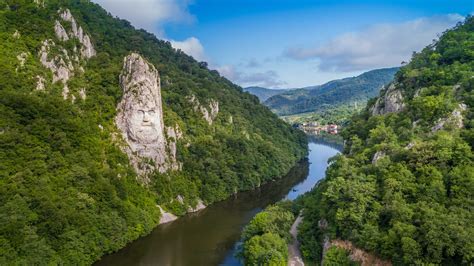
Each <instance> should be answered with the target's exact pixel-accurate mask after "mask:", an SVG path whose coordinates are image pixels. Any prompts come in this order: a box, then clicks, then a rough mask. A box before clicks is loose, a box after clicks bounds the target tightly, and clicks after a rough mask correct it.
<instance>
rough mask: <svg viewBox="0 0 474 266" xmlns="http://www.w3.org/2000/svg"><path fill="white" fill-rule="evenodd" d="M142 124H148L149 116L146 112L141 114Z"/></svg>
mask: <svg viewBox="0 0 474 266" xmlns="http://www.w3.org/2000/svg"><path fill="white" fill-rule="evenodd" d="M143 122H145V123H148V122H150V114H148V112H143Z"/></svg>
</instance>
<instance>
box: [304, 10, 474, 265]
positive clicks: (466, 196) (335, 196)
mask: <svg viewBox="0 0 474 266" xmlns="http://www.w3.org/2000/svg"><path fill="white" fill-rule="evenodd" d="M473 44H474V18H473V17H468V18H466V21H465V22H464V23H461V24H459V25H457V26H456V27H455V28H454V29H452V30H448V31H447V32H445V33H444V35H443V36H441V37H440V39H439V41H437V42H435V43H433V44H432V45H430V46H428V47H427V48H425V49H423V51H421V52H420V53H415V54H414V55H413V58H412V61H411V62H410V63H409V64H408V65H406V66H405V67H403V68H401V69H400V71H399V72H398V73H397V74H396V79H395V82H396V84H397V89H399V90H400V91H401V93H402V95H403V97H404V102H405V105H406V106H405V108H404V110H403V111H401V112H399V113H389V114H385V115H377V116H372V115H371V112H370V108H371V106H372V105H373V104H374V101H370V102H369V106H368V107H367V108H366V110H365V111H363V112H362V113H360V114H359V115H356V116H354V117H353V118H352V119H351V121H350V123H349V125H348V127H347V128H346V129H345V130H344V132H343V133H342V134H343V136H344V138H345V140H346V147H345V152H344V155H341V156H338V157H336V158H335V159H333V161H332V164H331V165H330V167H329V168H328V170H327V173H326V179H325V180H324V181H322V182H321V183H320V184H319V185H318V187H317V188H316V189H314V190H313V191H312V192H311V193H310V194H309V195H306V196H305V197H303V198H302V199H300V200H299V201H300V204H301V205H303V207H304V213H305V219H304V220H303V223H302V225H301V227H300V235H299V237H300V240H301V242H302V245H301V249H302V253H303V255H304V256H305V258H306V259H307V260H310V261H319V260H320V259H321V256H322V254H321V251H322V245H321V243H322V241H323V239H324V238H325V237H329V238H342V239H345V240H350V241H352V242H353V243H354V244H355V245H357V246H359V247H361V248H363V249H365V250H367V251H369V252H372V253H375V254H376V255H379V256H381V257H383V258H385V259H390V260H391V261H392V262H393V264H394V265H413V264H416V265H427V264H442V265H463V264H469V263H472V261H473V260H474V226H473V223H472V221H473V220H474V212H473V211H472V210H473V208H474V202H473V200H472V199H473V196H474V195H473V193H474V187H473V184H474V175H473V173H474V169H473V167H472V166H473V165H474V154H473V148H474V145H473V142H472V140H473V138H472V136H473V135H472V132H473V127H474V123H473V119H472V118H473V109H472V108H473V106H474V105H473V103H474V102H473V97H474V87H473V78H472V77H473V76H474V61H473V60H472V55H473V51H474V46H473ZM461 103H464V104H466V106H467V108H466V110H465V111H462V112H461V111H459V110H460V109H459V106H460V104H461ZM455 110H456V111H459V112H461V113H460V114H461V115H462V117H463V124H464V127H458V126H453V125H449V123H446V124H445V125H444V126H443V127H442V128H441V129H440V130H438V131H434V130H432V128H433V126H434V125H435V124H436V123H438V122H439V121H440V119H444V118H447V117H450V116H452V113H453V111H455ZM380 152H382V153H380ZM376 153H378V154H379V155H380V154H383V156H381V157H379V159H378V160H373V158H374V155H375V154H376ZM301 202H302V203H301ZM321 221H327V224H328V226H327V227H321V226H319V225H320V222H321ZM334 254H335V255H334V256H335V257H337V258H342V257H343V256H339V255H338V254H339V253H338V252H336V251H334ZM341 263H342V262H341Z"/></svg>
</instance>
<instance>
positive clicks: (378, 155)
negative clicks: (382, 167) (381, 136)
mask: <svg viewBox="0 0 474 266" xmlns="http://www.w3.org/2000/svg"><path fill="white" fill-rule="evenodd" d="M385 155H386V154H385V152H384V151H378V152H376V153H375V154H374V157H373V158H372V164H373V165H375V164H377V162H378V161H379V160H380V159H382V158H383V157H385Z"/></svg>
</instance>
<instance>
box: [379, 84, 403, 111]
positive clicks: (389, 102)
mask: <svg viewBox="0 0 474 266" xmlns="http://www.w3.org/2000/svg"><path fill="white" fill-rule="evenodd" d="M404 108H405V104H404V103H403V95H402V92H401V91H400V90H399V89H397V86H396V84H395V83H391V84H390V85H389V86H388V88H387V90H386V91H385V93H384V94H383V95H381V96H380V97H379V98H378V99H377V101H376V102H375V104H374V106H373V107H372V109H371V112H372V115H384V114H388V113H398V112H401V111H402V110H403V109H404Z"/></svg>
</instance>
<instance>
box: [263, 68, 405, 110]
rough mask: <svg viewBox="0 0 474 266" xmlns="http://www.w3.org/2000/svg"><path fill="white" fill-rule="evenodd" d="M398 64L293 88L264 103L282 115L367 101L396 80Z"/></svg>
mask: <svg viewBox="0 0 474 266" xmlns="http://www.w3.org/2000/svg"><path fill="white" fill-rule="evenodd" d="M397 71H398V68H397V67H394V68H384V69H376V70H372V71H369V72H366V73H363V74H361V75H359V76H357V77H352V78H345V79H340V80H333V81H330V82H328V83H325V84H323V85H320V86H314V87H308V88H302V89H295V90H290V91H288V92H286V93H281V94H277V95H275V96H272V97H270V98H268V99H267V100H266V101H265V102H264V104H265V105H266V106H268V107H269V108H270V109H272V111H274V112H275V113H277V114H279V115H291V114H297V113H304V112H312V111H321V110H323V109H325V108H327V107H328V106H332V107H334V106H338V105H343V104H353V103H354V102H359V103H365V102H366V101H367V100H368V99H370V98H372V97H375V96H377V95H378V93H379V91H380V89H381V88H382V87H383V86H384V85H386V84H388V83H389V82H390V81H392V80H393V77H394V75H395V73H396V72H397Z"/></svg>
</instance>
